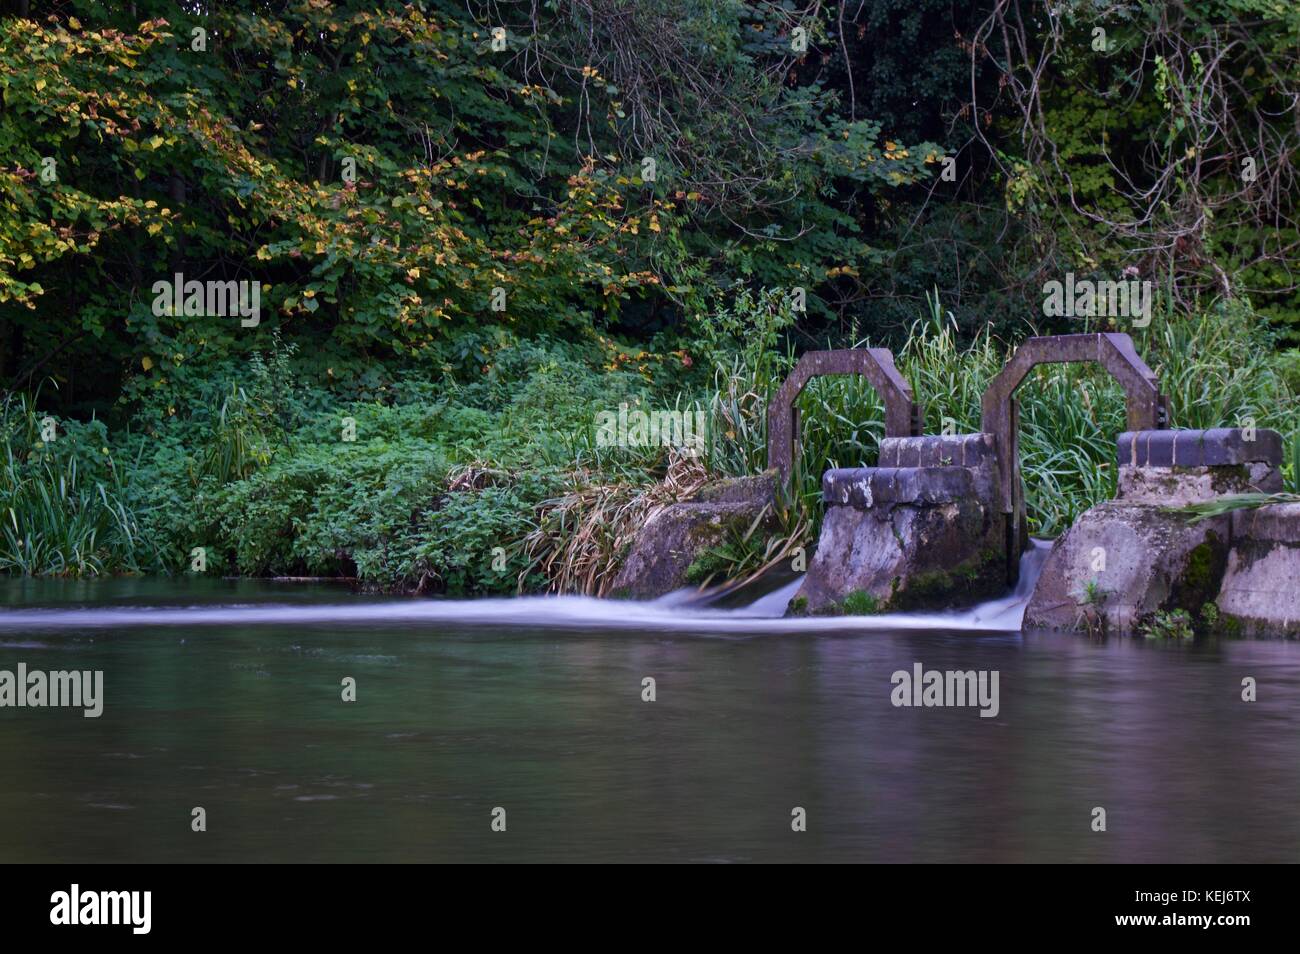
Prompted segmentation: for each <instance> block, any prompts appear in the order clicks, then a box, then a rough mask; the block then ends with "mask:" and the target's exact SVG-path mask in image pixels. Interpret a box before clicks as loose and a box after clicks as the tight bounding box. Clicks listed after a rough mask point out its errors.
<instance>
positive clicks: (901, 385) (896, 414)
mask: <svg viewBox="0 0 1300 954" xmlns="http://www.w3.org/2000/svg"><path fill="white" fill-rule="evenodd" d="M823 374H860V375H862V376H863V377H865V378H866V379H867V380H868V381H870V382H871V386H872V387H874V388H875V389H876V393H877V394H879V395H880V397H881V399H882V400H883V401H884V402H885V436H886V437H911V436H912V435H915V434H919V433H920V432H921V415H920V409H919V408H918V407H917V405H916V403H915V402H914V401H913V400H912V388H911V386H910V385H909V384H908V383H907V380H906V379H905V378H904V377H903V376H902V375H901V374H899V373H898V369H897V368H895V367H894V356H893V355H892V354H891V353H890V352H889V349H887V348H844V349H840V350H838V351H809V352H807V353H805V354H804V356H803V357H802V358H800V359H799V363H798V364H796V365H795V366H794V370H793V371H791V372H790V375H789V377H787V378H786V379H785V381H784V382H783V383H782V385H781V387H780V389H779V390H778V391H777V392H776V395H775V396H774V397H773V398H772V400H771V401H770V402H768V405H767V466H768V467H769V468H776V470H777V471H778V473H779V474H780V475H781V478H780V479H781V482H782V483H783V484H787V485H788V483H789V480H790V473H791V471H793V469H794V458H795V454H796V453H797V452H798V448H799V412H798V409H797V408H795V406H794V402H795V399H796V398H798V397H799V394H800V392H801V391H803V389H804V386H805V385H806V384H807V383H808V382H809V381H810V380H812V379H813V378H815V377H819V376H820V375H823Z"/></svg>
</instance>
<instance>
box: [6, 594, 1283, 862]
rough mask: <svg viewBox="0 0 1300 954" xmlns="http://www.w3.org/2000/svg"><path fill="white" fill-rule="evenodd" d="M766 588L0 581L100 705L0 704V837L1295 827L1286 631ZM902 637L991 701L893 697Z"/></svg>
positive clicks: (29, 657) (712, 840) (1145, 846)
mask: <svg viewBox="0 0 1300 954" xmlns="http://www.w3.org/2000/svg"><path fill="white" fill-rule="evenodd" d="M772 602H773V601H770V600H769V601H768V604H767V605H766V606H765V605H764V604H760V605H759V606H757V607H751V608H750V609H749V610H748V611H746V610H741V611H723V610H709V609H697V608H691V607H689V606H684V605H681V603H680V601H678V602H674V601H672V600H666V601H663V602H660V603H658V604H639V605H629V604H620V603H608V602H600V601H595V600H586V599H577V598H552V599H547V598H527V599H516V600H482V601H460V602H458V601H449V600H413V599H406V598H392V599H378V598H375V597H362V596H355V595H352V594H351V593H350V592H348V591H347V590H346V589H341V588H339V587H332V586H305V585H300V584H299V585H287V584H272V583H250V582H234V581H215V580H210V581H204V580H198V581H187V582H178V581H168V580H149V579H144V580H109V581H102V582H88V583H80V582H66V581H63V582H61V581H31V580H9V581H0V670H15V669H16V667H17V665H18V664H19V663H20V662H21V663H23V664H25V665H26V667H27V669H28V671H32V670H38V669H39V670H71V669H77V670H102V672H103V674H104V675H103V685H104V690H103V694H104V703H103V712H102V714H101V715H100V716H99V717H98V718H85V717H84V716H83V714H82V711H81V710H80V709H70V708H61V709H55V708H12V707H9V708H0V765H3V766H4V775H3V779H2V780H0V829H3V835H2V837H0V860H3V861H6V862H13V861H58V862H99V861H310V862H316V861H694V862H745V861H893V862H910V861H1075V862H1077V861H1165V862H1190V861H1203V862H1258V861H1294V860H1295V859H1296V857H1297V849H1298V848H1300V809H1297V807H1296V804H1295V802H1294V801H1293V796H1294V794H1295V793H1296V792H1297V791H1298V790H1300V645H1297V644H1296V643H1293V642H1281V641H1276V642H1269V641H1249V640H1233V639H1228V638H1214V637H1206V638H1201V639H1197V640H1193V641H1185V642H1183V641H1180V642H1164V641H1153V640H1144V639H1140V638H1129V637H1114V636H1113V637H1110V638H1107V639H1090V638H1087V637H1082V636H1077V635H1064V634H1047V633H1041V634H1022V633H1021V632H1020V631H1019V630H1018V629H1016V628H1015V625H1014V622H1013V623H1012V624H1011V625H1008V624H1007V622H1006V621H1007V619H1008V618H1009V617H1008V615H1007V612H1008V605H1009V603H1010V601H1004V602H1003V603H1001V604H998V605H996V606H994V607H992V608H991V613H987V614H985V616H984V617H983V618H981V619H976V618H974V617H975V614H971V613H967V614H962V615H951V616H931V617H905V618H892V617H887V618H883V619H879V618H876V619H857V620H845V619H841V620H832V621H810V622H793V621H787V620H782V619H779V618H776V617H774V616H765V615H764V613H765V612H769V611H770V610H771V604H772ZM1013 615H1014V614H1013ZM917 663H921V664H922V665H923V667H924V669H926V670H931V669H937V670H985V671H989V672H993V671H996V672H997V673H998V674H999V687H1000V699H999V707H998V711H997V715H996V717H993V718H987V717H981V715H980V710H979V709H978V708H974V707H969V706H967V707H933V708H927V707H920V708H915V707H902V706H896V705H894V703H893V701H892V699H891V696H892V695H893V689H894V685H893V681H892V675H893V674H894V673H895V672H897V671H911V670H912V669H913V667H914V666H915V664H917ZM647 677H649V678H652V679H653V680H654V696H655V698H654V701H645V699H644V698H643V696H644V695H645V694H646V690H645V689H644V686H645V683H644V682H643V680H645V679H646V678H647ZM1246 677H1251V678H1253V679H1255V680H1257V685H1258V699H1257V701H1254V702H1245V701H1243V700H1242V680H1243V679H1244V678H1246ZM346 678H351V679H353V680H355V686H356V701H354V702H345V701H343V699H342V695H343V689H342V685H343V680H344V679H346ZM198 807H201V808H203V809H204V812H205V819H206V830H205V831H193V830H191V825H192V818H193V817H194V815H193V810H194V809H195V808H198ZM498 808H500V809H504V823H505V830H504V831H495V830H493V820H494V817H500V815H501V813H496V815H494V809H498ZM1096 808H1104V809H1105V813H1106V814H1105V821H1106V830H1105V831H1095V830H1093V829H1094V826H1095V822H1094V819H1095V818H1096V817H1097V816H1096V813H1095V811H1094V810H1095V809H1096ZM796 809H803V812H804V816H805V817H806V830H804V831H795V830H793V826H792V819H793V818H794V817H795V814H794V813H795V810H796ZM499 824H500V823H499V822H498V827H499Z"/></svg>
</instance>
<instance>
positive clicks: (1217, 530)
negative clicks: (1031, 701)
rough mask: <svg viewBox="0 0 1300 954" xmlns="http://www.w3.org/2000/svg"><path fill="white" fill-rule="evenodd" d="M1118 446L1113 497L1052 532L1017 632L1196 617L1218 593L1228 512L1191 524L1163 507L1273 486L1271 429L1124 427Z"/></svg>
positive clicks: (1229, 531)
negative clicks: (1171, 615)
mask: <svg viewBox="0 0 1300 954" xmlns="http://www.w3.org/2000/svg"><path fill="white" fill-rule="evenodd" d="M1248 437H1249V438H1252V439H1250V440H1247V438H1248ZM1117 450H1118V453H1117V462H1118V465H1119V472H1118V480H1117V483H1118V491H1117V494H1116V498H1115V499H1114V500H1109V501H1106V502H1105V503H1101V504H1098V505H1097V506H1095V507H1093V508H1091V509H1090V510H1088V511H1086V512H1085V513H1083V514H1082V515H1081V516H1080V517H1079V519H1078V520H1077V521H1076V522H1075V524H1074V526H1072V527H1071V528H1070V529H1069V530H1068V531H1066V532H1065V533H1064V534H1063V535H1062V536H1060V537H1059V538H1057V540H1056V542H1055V543H1054V544H1053V546H1052V551H1051V553H1050V554H1049V555H1048V558H1047V562H1046V564H1045V565H1044V567H1043V572H1042V575H1041V576H1040V577H1039V578H1038V583H1037V585H1036V586H1035V588H1034V594H1033V596H1032V597H1031V599H1030V601H1029V607H1028V609H1027V610H1026V611H1025V628H1027V629H1032V628H1046V629H1067V630H1071V629H1073V630H1084V629H1093V628H1096V627H1103V628H1105V629H1109V630H1115V631H1124V630H1134V629H1138V628H1141V627H1142V626H1144V625H1145V624H1147V623H1148V622H1150V620H1151V619H1152V618H1153V617H1154V616H1155V614H1157V613H1159V612H1171V611H1174V610H1184V611H1185V612H1187V613H1188V614H1189V615H1190V616H1191V617H1192V618H1193V619H1194V620H1196V619H1199V618H1200V617H1201V616H1202V613H1203V611H1204V608H1205V606H1206V604H1208V603H1212V602H1214V601H1215V599H1216V597H1217V596H1218V593H1219V586H1220V583H1221V582H1222V580H1223V576H1224V571H1225V569H1226V567H1227V564H1228V559H1229V552H1230V549H1231V547H1232V543H1233V527H1232V517H1231V516H1230V515H1228V514H1224V515H1221V516H1218V517H1212V518H1209V519H1204V520H1200V521H1197V522H1195V523H1192V522H1191V521H1190V520H1189V515H1188V514H1186V513H1180V512H1176V511H1174V510H1172V509H1171V508H1178V507H1182V506H1185V505H1187V504H1190V503H1203V502H1207V501H1211V500H1214V499H1216V498H1219V497H1222V496H1224V495H1231V494H1241V493H1250V492H1263V493H1272V492H1275V491H1277V490H1280V489H1281V479H1282V478H1281V474H1280V472H1279V470H1278V467H1279V466H1280V464H1281V460H1282V444H1281V438H1280V436H1279V435H1278V434H1277V433H1276V432H1275V431H1269V430H1258V431H1255V432H1253V433H1252V432H1248V431H1245V430H1242V429H1238V428H1217V429H1214V430H1207V431H1190V430H1187V431H1168V430H1145V431H1127V432H1125V433H1123V434H1121V435H1120V437H1119V442H1118V448H1117ZM1205 612H1206V613H1208V614H1210V615H1212V613H1211V611H1205Z"/></svg>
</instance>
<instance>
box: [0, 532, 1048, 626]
mask: <svg viewBox="0 0 1300 954" xmlns="http://www.w3.org/2000/svg"><path fill="white" fill-rule="evenodd" d="M1049 546H1050V544H1046V543H1041V542H1038V541H1035V542H1034V545H1033V546H1031V548H1030V549H1029V550H1028V551H1026V553H1025V554H1024V556H1023V557H1022V558H1021V569H1020V582H1019V584H1018V585H1017V586H1016V588H1015V590H1014V591H1013V592H1011V593H1009V594H1008V595H1007V596H1005V597H1001V598H999V599H996V600H990V601H989V602H986V603H981V604H979V605H978V606H975V607H973V608H971V609H969V610H955V611H951V612H943V613H884V614H880V615H876V616H835V617H815V618H799V619H786V618H784V617H783V616H782V614H783V613H784V612H785V608H786V605H787V604H788V603H789V601H790V598H791V597H792V596H794V593H795V591H796V590H797V589H798V588H799V583H800V581H799V580H794V581H792V582H791V583H789V584H786V585H785V586H783V587H781V588H780V589H778V590H776V591H774V592H772V593H769V594H767V595H766V596H762V597H760V598H759V599H757V600H756V601H755V602H753V603H752V604H750V605H749V606H746V607H741V608H739V609H710V608H708V607H707V606H703V607H702V606H699V605H697V604H695V603H692V602H690V601H691V600H692V599H693V598H698V596H699V594H697V593H695V592H694V591H692V590H686V591H678V592H677V593H670V594H668V595H667V596H665V597H663V598H662V599H659V600H655V601H652V602H647V603H637V602H630V601H623V600H601V599H594V598H592V597H587V596H521V597H511V598H507V599H477V600H416V599H412V600H382V601H360V600H358V601H355V602H347V603H335V604H306V605H292V606H288V605H282V604H281V605H277V604H248V605H225V606H212V605H207V606H204V605H199V606H190V607H171V606H169V607H149V606H129V607H120V606H114V607H98V608H85V609H28V610H6V611H3V612H0V630H10V631H14V630H52V629H114V628H135V627H142V626H159V627H165V626H184V627H196V626H294V625H301V624H311V623H317V624H320V623H336V624H340V625H352V626H364V625H368V624H372V623H374V624H391V623H405V624H408V625H409V624H419V623H428V624H430V625H439V624H441V625H469V626H494V627H522V628H530V629H536V628H557V629H605V630H609V629H624V630H646V629H651V630H667V631H674V632H682V631H690V632H706V633H721V634H726V633H736V634H746V633H785V632H792V631H800V632H803V631H849V632H853V631H863V630H879V629H890V630H899V629H943V630H975V631H986V632H987V631H992V632H1010V631H1015V630H1019V629H1020V622H1021V620H1022V619H1023V617H1024V611H1025V605H1026V604H1027V603H1028V600H1029V596H1030V594H1031V593H1032V592H1033V585H1034V581H1035V580H1037V578H1038V573H1039V572H1040V571H1041V569H1042V565H1043V561H1044V560H1045V559H1046V555H1047V550H1048V548H1049Z"/></svg>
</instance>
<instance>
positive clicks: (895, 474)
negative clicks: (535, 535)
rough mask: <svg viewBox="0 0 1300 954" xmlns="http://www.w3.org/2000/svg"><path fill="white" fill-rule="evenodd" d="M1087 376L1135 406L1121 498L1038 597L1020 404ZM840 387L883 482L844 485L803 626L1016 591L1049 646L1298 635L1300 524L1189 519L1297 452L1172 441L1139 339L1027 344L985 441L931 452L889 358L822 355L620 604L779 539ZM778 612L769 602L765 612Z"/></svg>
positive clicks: (994, 406) (837, 493) (1246, 440)
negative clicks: (865, 416) (817, 380)
mask: <svg viewBox="0 0 1300 954" xmlns="http://www.w3.org/2000/svg"><path fill="white" fill-rule="evenodd" d="M1079 362H1089V363H1095V364H1098V365H1100V366H1101V367H1102V368H1104V369H1105V370H1106V371H1107V372H1108V373H1109V374H1110V375H1111V376H1112V377H1114V378H1115V380H1116V381H1117V382H1118V383H1119V385H1120V386H1121V388H1123V390H1124V395H1125V408H1126V419H1127V425H1128V430H1127V431H1125V432H1124V433H1123V434H1120V435H1117V445H1116V467H1117V473H1118V493H1117V495H1116V498H1115V500H1112V501H1104V502H1103V503H1101V504H1098V505H1097V506H1096V507H1093V508H1092V509H1090V510H1089V511H1087V512H1086V513H1084V514H1083V515H1081V516H1080V518H1079V520H1078V521H1077V522H1076V524H1075V526H1074V527H1072V528H1070V530H1069V531H1068V532H1066V533H1065V534H1063V535H1062V536H1061V537H1060V538H1058V539H1057V540H1056V541H1055V542H1054V543H1053V544H1052V545H1051V548H1050V551H1048V552H1047V553H1046V554H1045V555H1044V554H1043V553H1042V552H1041V550H1042V549H1043V548H1041V547H1040V548H1039V549H1038V550H1036V551H1035V553H1034V562H1033V566H1034V569H1035V570H1037V569H1038V567H1040V566H1041V567H1042V573H1041V576H1038V577H1037V579H1035V580H1032V581H1023V583H1024V584H1032V590H1029V591H1024V592H1022V590H1024V586H1022V585H1018V583H1020V582H1021V581H1019V576H1020V572H1021V567H1022V565H1023V561H1022V554H1024V553H1025V552H1026V549H1027V547H1028V546H1029V534H1028V526H1027V522H1026V516H1025V494H1024V483H1023V478H1022V475H1021V469H1020V452H1019V451H1020V447H1019V433H1018V431H1019V418H1020V411H1019V405H1018V402H1017V400H1016V392H1017V390H1018V389H1019V388H1020V386H1021V385H1022V384H1023V383H1024V381H1025V379H1026V378H1027V377H1028V375H1029V372H1030V371H1032V370H1033V369H1034V368H1035V367H1037V366H1038V365H1041V364H1059V363H1079ZM824 374H861V375H863V376H865V377H866V378H867V379H868V380H869V381H870V382H871V384H872V385H873V386H874V387H875V389H876V391H877V393H878V394H879V395H880V396H881V398H882V400H883V402H884V406H885V437H884V438H883V439H882V440H881V442H880V454H879V460H878V462H877V465H876V466H874V467H851V468H839V469H833V470H828V471H827V472H826V473H825V474H824V475H823V477H822V501H823V504H824V507H825V512H824V514H823V519H822V525H821V533H820V537H819V539H818V542H817V547H816V550H815V552H814V554H813V557H812V559H811V561H810V563H809V565H808V570H807V573H806V574H805V575H804V577H803V578H802V580H800V581H798V582H797V583H791V584H789V586H788V588H783V592H782V595H784V594H785V592H788V591H793V595H792V596H791V597H790V599H789V606H788V613H790V614H794V615H842V614H848V615H862V614H874V613H879V612H893V611H900V610H926V611H936V610H937V611H945V610H952V609H955V608H957V607H963V606H965V607H969V606H971V605H972V604H974V603H976V602H978V601H979V600H987V599H991V598H993V597H996V596H998V595H1000V594H1005V593H1006V592H1007V590H1008V588H1012V587H1014V588H1015V589H1014V591H1013V592H1014V593H1015V595H1016V602H1017V607H1018V609H1017V612H1019V607H1024V606H1025V604H1028V607H1027V609H1026V610H1025V624H1026V625H1027V626H1033V627H1049V628H1058V629H1087V630H1090V631H1095V629H1096V628H1097V627H1098V626H1101V627H1102V628H1113V629H1119V630H1129V629H1134V628H1141V627H1143V626H1145V625H1147V624H1148V623H1149V622H1150V621H1151V620H1153V619H1156V618H1160V617H1162V614H1168V613H1172V612H1175V611H1181V612H1182V613H1184V614H1186V615H1187V616H1188V617H1191V618H1195V619H1202V618H1203V619H1215V620H1217V619H1218V618H1219V615H1220V613H1222V614H1223V616H1224V617H1225V618H1226V619H1227V620H1228V621H1229V622H1230V623H1231V624H1232V625H1235V626H1238V627H1245V628H1246V629H1249V630H1251V631H1256V632H1263V633H1274V632H1288V633H1289V632H1293V631H1296V630H1298V629H1300V587H1295V586H1294V585H1293V584H1292V582H1291V581H1293V580H1295V579H1300V504H1290V505H1283V504H1273V505H1269V506H1265V507H1262V508H1260V509H1259V510H1258V511H1254V510H1252V511H1249V512H1243V513H1233V514H1228V513H1224V514H1221V515H1219V516H1216V517H1213V518H1211V519H1209V520H1207V521H1202V522H1200V523H1196V524H1193V523H1190V522H1189V520H1188V517H1187V515H1186V514H1185V513H1180V512H1176V508H1178V507H1181V506H1184V505H1186V504H1189V503H1204V502H1207V501H1213V500H1216V499H1220V498H1223V497H1225V496H1231V495H1234V494H1242V493H1264V494H1267V493H1272V492H1276V491H1278V490H1280V489H1281V472H1280V467H1281V460H1282V451H1281V438H1280V436H1279V435H1278V434H1277V433H1276V432H1274V431H1269V430H1263V429H1259V430H1257V429H1255V428H1220V429H1215V430H1209V431H1189V430H1169V429H1168V426H1169V407H1168V401H1167V399H1166V397H1165V396H1164V395H1163V394H1162V393H1161V391H1160V387H1159V384H1158V381H1157V379H1156V376H1155V373H1154V372H1153V371H1152V370H1151V368H1149V367H1148V366H1147V364H1146V362H1144V361H1143V360H1142V358H1141V357H1140V356H1139V355H1138V353H1137V350H1136V348H1135V347H1134V345H1133V341H1132V339H1131V338H1130V337H1129V336H1128V335H1126V334H1119V333H1094V334H1074V335H1052V336H1044V337H1035V338H1029V339H1027V340H1026V341H1025V342H1023V343H1022V344H1021V345H1020V347H1019V348H1017V349H1016V351H1015V353H1014V354H1013V355H1012V356H1011V358H1010V359H1009V360H1008V361H1007V363H1006V365H1005V366H1004V367H1003V368H1002V370H1001V371H1000V372H999V373H998V374H997V375H996V376H995V377H994V378H993V380H992V381H990V382H989V385H988V387H987V389H986V390H985V392H984V394H983V396H982V399H981V402H980V431H979V432H978V433H973V434H940V435H923V434H921V433H920V431H921V426H920V422H921V420H922V415H921V412H920V406H919V404H918V402H917V401H916V399H915V398H914V397H913V394H912V389H911V387H910V386H909V385H908V383H907V381H906V379H904V378H903V377H902V375H901V374H899V372H898V370H897V368H896V367H895V365H894V359H893V356H892V355H891V354H890V353H889V352H888V351H887V350H885V349H882V348H867V349H849V350H840V351H818V352H809V353H807V354H805V355H803V357H802V358H801V359H800V360H799V362H798V364H797V365H796V366H795V368H794V370H793V371H792V372H791V373H790V375H789V377H788V378H787V379H786V380H785V382H784V383H783V384H782V385H781V387H780V388H779V389H778V391H777V393H776V394H775V395H774V396H773V398H772V400H771V401H770V402H769V405H768V465H769V469H768V472H767V473H766V474H764V475H763V476H762V477H757V478H747V479H743V480H740V481H731V482H724V483H722V484H718V485H714V486H712V487H708V488H706V489H705V490H704V491H702V492H701V493H700V494H699V495H698V497H697V499H696V500H693V501H688V502H684V503H679V504H675V505H673V506H671V507H668V508H666V509H665V510H664V511H663V512H662V513H660V514H658V515H657V516H656V517H655V518H654V519H652V520H651V521H650V522H648V523H647V526H646V532H645V533H644V534H642V536H641V538H639V539H638V541H637V544H636V545H635V546H634V548H633V551H632V553H631V554H630V555H629V558H628V560H627V561H626V562H625V563H624V566H623V569H622V571H621V572H620V578H619V584H620V585H619V587H618V589H619V590H620V591H621V592H622V593H623V594H624V595H633V596H641V597H643V598H648V597H654V596H660V595H663V594H665V593H667V592H669V591H670V590H673V589H675V588H677V587H678V586H681V585H683V581H684V580H685V579H686V578H687V577H689V575H690V574H689V565H690V564H691V563H692V562H693V561H694V560H697V559H699V558H701V555H702V554H704V553H706V552H707V550H708V548H709V547H711V546H714V545H715V542H716V541H717V540H718V539H720V538H722V537H723V536H724V535H725V534H726V533H727V532H728V528H729V527H730V528H735V527H737V526H742V525H743V526H753V527H757V528H765V527H766V520H767V515H768V514H769V508H770V506H771V504H772V502H773V500H774V499H775V495H776V493H777V490H778V487H781V486H788V484H789V482H790V479H791V475H792V473H793V471H794V462H795V460H796V459H797V456H798V453H799V425H800V421H799V415H798V409H797V408H796V407H795V401H796V399H797V398H798V396H799V394H800V392H801V391H802V390H803V388H804V387H805V386H806V385H807V383H808V381H810V380H811V379H812V378H814V377H816V376H818V375H824ZM768 602H771V600H769V601H768Z"/></svg>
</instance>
